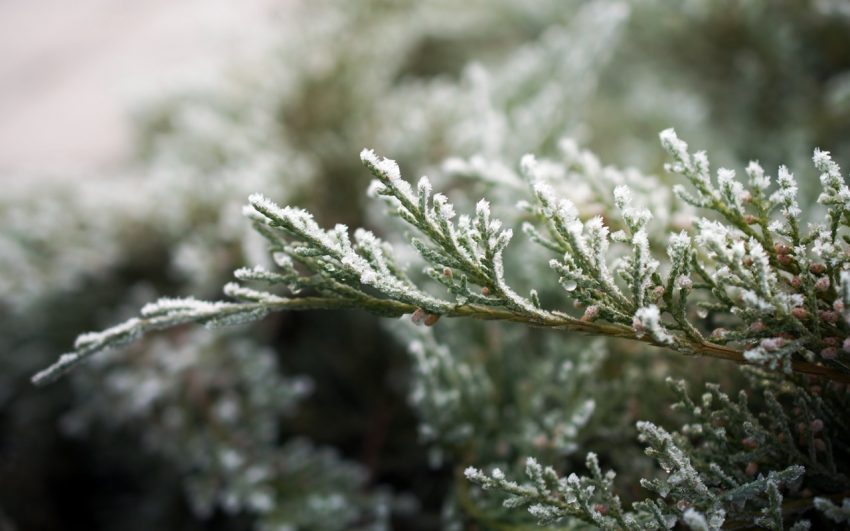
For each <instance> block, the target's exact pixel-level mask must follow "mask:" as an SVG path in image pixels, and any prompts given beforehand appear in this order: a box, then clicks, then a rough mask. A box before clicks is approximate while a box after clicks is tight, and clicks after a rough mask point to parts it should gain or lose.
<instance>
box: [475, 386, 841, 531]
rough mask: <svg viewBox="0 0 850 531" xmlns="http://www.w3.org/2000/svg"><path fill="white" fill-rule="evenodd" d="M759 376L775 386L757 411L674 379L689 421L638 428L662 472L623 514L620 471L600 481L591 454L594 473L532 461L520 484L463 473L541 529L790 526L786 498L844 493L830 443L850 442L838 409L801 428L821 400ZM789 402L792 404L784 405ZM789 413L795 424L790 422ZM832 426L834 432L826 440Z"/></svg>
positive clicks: (800, 525)
mask: <svg viewBox="0 0 850 531" xmlns="http://www.w3.org/2000/svg"><path fill="white" fill-rule="evenodd" d="M753 377H754V379H758V378H765V380H766V381H767V382H771V383H769V384H768V385H767V386H766V387H767V388H768V389H767V390H765V391H763V392H764V402H763V403H762V404H761V405H760V407H759V408H760V409H762V411H761V412H760V413H755V412H754V410H753V409H754V408H752V407H751V406H749V405H748V403H747V394H746V393H744V392H743V391H742V392H741V394H740V396H739V398H738V400H737V401H735V400H732V399H731V398H730V397H729V396H728V395H726V394H725V393H723V392H722V391H720V389H719V387H718V386H716V385H711V384H710V385H708V386H707V389H706V392H705V393H704V394H703V395H702V397H701V400H700V402H699V403H695V402H694V401H692V399H691V398H690V397H689V396H688V394H687V393H686V392H685V385H684V382H681V381H676V382H673V381H671V382H670V384H671V386H672V388H673V389H674V391H675V392H676V394H677V395H678V396H679V399H680V401H679V402H678V403H677V404H676V406H677V407H678V408H679V409H682V410H684V411H685V412H686V413H687V421H686V423H685V424H684V426H683V427H682V428H681V429H680V430H679V431H676V432H672V433H671V432H668V431H667V430H665V429H663V428H661V427H659V426H657V425H655V424H652V423H650V422H639V423H638V426H637V427H638V432H639V433H640V440H641V441H642V442H643V443H644V444H646V454H647V455H648V456H650V457H652V458H653V459H654V460H656V461H657V462H658V465H659V467H660V469H661V470H663V472H664V474H662V475H661V476H659V477H658V478H655V479H643V480H641V485H642V486H643V487H644V488H645V489H646V490H648V491H650V492H652V493H653V497H651V498H647V499H645V500H643V501H640V502H636V503H634V504H633V505H632V507H631V509H630V510H624V508H623V504H622V503H621V501H620V499H619V497H618V496H617V495H616V494H615V491H614V488H613V480H614V479H615V474H614V473H613V472H610V471H609V472H607V473H606V474H603V473H602V472H601V470H600V468H599V463H598V459H597V458H596V455H595V454H589V455H588V458H587V468H588V470H589V471H590V475H589V476H578V475H576V474H575V473H573V474H570V475H569V477H567V478H563V477H560V476H559V474H558V473H557V472H556V470H554V469H553V468H551V467H546V468H543V467H541V465H540V464H538V463H537V461H536V460H534V459H531V458H530V459H529V460H528V462H527V464H526V467H525V475H526V479H525V482H523V483H518V482H516V481H513V480H511V479H508V476H506V474H505V472H503V471H502V470H500V469H493V470H491V471H490V472H486V473H485V472H483V471H481V470H479V469H476V468H473V467H470V468H468V469H467V470H466V476H467V477H468V478H469V479H470V480H471V481H473V482H475V483H477V484H479V485H481V486H482V487H483V488H484V489H485V490H496V491H499V492H501V493H503V494H505V495H508V496H509V497H508V498H507V499H506V500H505V501H504V507H505V508H508V509H516V508H524V509H526V510H527V512H528V514H529V515H530V517H532V518H534V519H535V520H537V521H538V522H539V523H541V524H551V523H562V524H569V523H570V522H572V521H574V520H578V521H584V522H587V523H589V524H593V525H595V526H598V527H600V528H603V529H667V528H672V527H673V526H674V525H675V523H676V522H677V521H681V522H683V523H684V524H685V525H687V526H689V527H690V528H691V529H719V528H721V527H723V526H724V525H725V526H732V527H737V526H758V527H764V528H768V529H785V527H784V525H785V522H786V520H787V519H788V518H789V517H793V516H794V515H795V513H797V512H799V511H800V507H799V505H796V504H795V503H794V501H795V500H792V501H791V503H787V504H783V499H784V498H783V495H782V493H781V491H783V490H785V491H788V492H790V493H791V494H792V495H793V496H794V497H795V498H798V497H800V496H803V497H811V493H812V492H813V491H814V490H815V489H822V488H826V489H827V490H831V491H833V492H835V491H843V490H844V489H846V488H847V482H848V477H847V476H846V475H845V474H844V473H842V472H841V471H839V470H838V469H837V468H836V466H835V462H836V461H835V460H836V456H835V454H834V453H833V452H834V450H833V447H832V444H831V443H827V442H824V441H830V440H835V441H841V440H846V434H844V433H842V430H843V427H842V426H841V424H843V419H842V418H841V417H840V413H838V412H834V413H836V414H837V417H838V420H837V421H836V422H832V420H831V419H830V420H828V421H827V422H824V421H823V420H822V419H820V418H816V419H814V420H809V421H808V422H805V423H804V422H797V421H799V420H806V419H812V417H816V416H817V415H819V414H822V412H823V411H822V410H821V411H817V409H818V408H820V407H823V404H824V402H825V400H823V399H822V398H821V397H818V396H813V395H811V394H809V393H807V391H806V390H804V389H802V388H800V387H794V386H791V387H789V386H788V385H787V382H783V381H781V380H779V379H775V380H774V379H773V377H771V376H769V375H767V374H766V373H758V372H755V373H754V374H753ZM779 393H781V394H779ZM842 394H843V392H842ZM785 400H788V402H789V403H793V404H795V405H796V407H794V408H790V407H786V406H785V405H784V404H783V403H782V402H783V401H785ZM844 400H846V399H844ZM788 411H793V412H794V415H795V416H796V418H789V416H790V415H789V414H788V413H787V412H788ZM827 424H828V425H830V426H833V427H835V428H837V431H836V432H835V433H824V426H825V425H827ZM814 441H820V442H819V443H817V442H814ZM838 444H839V445H840V444H841V443H838ZM840 452H841V453H842V454H844V453H845V452H844V451H843V450H841V451H840ZM846 459H847V456H846V455H841V456H840V457H839V460H840V461H842V462H846ZM788 463H797V464H790V465H789V464H788ZM824 481H826V482H827V483H828V484H829V486H826V485H824V484H823V482H824ZM815 506H816V507H817V508H818V509H821V510H823V511H824V512H826V513H827V515H832V514H836V515H837V514H839V512H838V511H839V510H838V508H835V510H836V512H834V513H830V512H829V511H830V509H832V508H833V507H834V506H830V504H829V503H828V501H826V500H821V501H817V499H816V501H815ZM830 518H832V516H830ZM836 520H837V518H836ZM808 525H809V523H808V521H806V520H799V521H798V522H797V523H795V524H794V525H793V526H792V528H794V529H807V528H808Z"/></svg>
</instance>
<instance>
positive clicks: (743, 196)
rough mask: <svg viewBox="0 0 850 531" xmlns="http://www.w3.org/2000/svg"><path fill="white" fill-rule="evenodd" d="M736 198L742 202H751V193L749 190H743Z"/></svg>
mask: <svg viewBox="0 0 850 531" xmlns="http://www.w3.org/2000/svg"><path fill="white" fill-rule="evenodd" d="M738 199H740V200H741V202H742V203H752V201H753V194H751V193H750V191H749V190H744V191H743V192H741V193H740V194H739V195H738Z"/></svg>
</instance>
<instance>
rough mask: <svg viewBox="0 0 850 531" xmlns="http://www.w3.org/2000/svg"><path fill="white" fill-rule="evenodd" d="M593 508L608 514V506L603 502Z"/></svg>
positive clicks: (600, 512)
mask: <svg viewBox="0 0 850 531" xmlns="http://www.w3.org/2000/svg"><path fill="white" fill-rule="evenodd" d="M593 510H594V511H596V512H597V513H599V514H602V515H605V514H608V506H607V505H604V504H601V503H597V504H595V505H594V506H593Z"/></svg>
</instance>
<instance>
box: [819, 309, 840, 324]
mask: <svg viewBox="0 0 850 531" xmlns="http://www.w3.org/2000/svg"><path fill="white" fill-rule="evenodd" d="M818 318H820V320H821V321H823V322H825V323H835V322H838V314H837V313H835V312H830V311H827V310H821V311H819V312H818Z"/></svg>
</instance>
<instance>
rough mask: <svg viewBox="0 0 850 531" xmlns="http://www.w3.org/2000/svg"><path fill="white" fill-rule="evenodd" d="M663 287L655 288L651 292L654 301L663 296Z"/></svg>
mask: <svg viewBox="0 0 850 531" xmlns="http://www.w3.org/2000/svg"><path fill="white" fill-rule="evenodd" d="M664 291H665V290H664V286H655V289H653V290H652V293H653V294H654V295H655V298H656V299H660V298H661V297H663V296H664Z"/></svg>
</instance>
